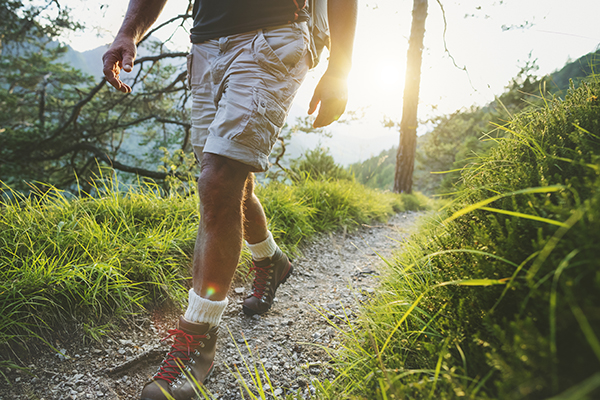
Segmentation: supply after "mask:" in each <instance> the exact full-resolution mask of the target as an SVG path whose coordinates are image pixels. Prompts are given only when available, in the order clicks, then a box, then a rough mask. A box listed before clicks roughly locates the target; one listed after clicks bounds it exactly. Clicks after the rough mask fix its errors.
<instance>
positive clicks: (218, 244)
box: [141, 153, 250, 400]
mask: <svg viewBox="0 0 600 400" xmlns="http://www.w3.org/2000/svg"><path fill="white" fill-rule="evenodd" d="M249 169H250V167H248V166H247V165H245V164H242V163H240V162H237V161H233V160H230V159H228V158H225V157H222V156H218V155H214V154H209V153H207V154H204V158H203V162H202V173H201V174H200V179H199V180H198V194H199V196H200V213H201V216H200V226H199V229H198V237H197V239H196V248H195V250H194V265H193V271H192V276H193V287H192V289H190V292H189V304H188V308H187V310H186V312H185V315H184V316H183V317H181V318H180V319H179V324H178V327H177V329H172V330H169V336H170V337H173V345H172V346H171V351H170V352H169V353H168V354H167V356H166V357H165V360H164V361H163V363H162V364H161V366H160V367H159V370H158V371H157V373H156V374H155V375H154V377H153V379H152V381H151V382H150V383H148V384H147V385H146V386H145V387H144V389H143V391H142V396H141V397H142V399H148V400H163V399H167V397H166V396H165V395H164V392H167V393H169V395H171V396H173V397H174V398H176V399H190V398H192V397H193V395H194V393H195V391H194V386H195V385H196V384H198V383H203V382H204V381H205V379H206V378H207V377H208V375H209V374H210V372H211V371H212V368H213V360H214V356H215V351H216V341H217V327H218V325H219V322H220V320H221V315H222V314H223V311H224V310H225V307H226V306H227V291H228V289H229V285H230V284H231V279H232V277H233V274H234V272H235V269H236V267H237V265H238V262H239V257H240V252H241V249H242V237H243V212H242V203H243V200H244V193H245V192H244V187H245V185H246V179H247V177H248V175H249ZM163 391H164V392H163Z"/></svg>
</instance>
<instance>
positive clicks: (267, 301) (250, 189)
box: [242, 174, 293, 315]
mask: <svg viewBox="0 0 600 400" xmlns="http://www.w3.org/2000/svg"><path fill="white" fill-rule="evenodd" d="M244 193H245V194H244V239H245V240H246V244H247V245H248V248H249V249H250V251H251V252H252V263H253V264H254V266H253V267H252V268H251V270H254V272H255V277H254V282H253V285H252V293H251V294H250V295H249V296H248V297H247V298H246V299H245V300H244V304H243V305H242V309H243V310H244V313H246V314H247V315H254V314H263V313H265V312H267V311H268V310H269V309H270V308H271V305H272V304H273V298H274V297H275V291H276V290H277V288H278V287H279V285H280V284H282V283H284V282H285V281H286V280H287V278H288V277H289V275H290V274H291V273H292V271H293V268H292V265H291V263H290V261H289V259H288V257H287V256H286V255H285V254H283V252H282V251H281V250H280V249H279V247H278V246H277V244H276V243H275V240H274V239H273V235H272V234H271V232H269V230H268V228H267V218H266V217H265V212H264V210H263V208H262V205H261V204H260V201H259V200H258V197H256V195H255V194H254V179H253V176H252V174H249V176H248V179H247V180H246V187H245V190H244Z"/></svg>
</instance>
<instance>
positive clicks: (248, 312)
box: [242, 261, 294, 317]
mask: <svg viewBox="0 0 600 400" xmlns="http://www.w3.org/2000/svg"><path fill="white" fill-rule="evenodd" d="M292 272H294V266H293V265H292V262H291V261H290V269H288V272H287V274H286V275H285V276H284V277H283V279H282V280H281V281H279V284H277V287H276V288H275V291H277V289H279V286H281V285H283V284H284V283H285V282H286V281H287V280H288V278H289V277H290V275H292ZM272 306H273V304H271V305H270V306H269V308H267V309H266V310H265V311H263V312H258V311H256V310H253V309H251V308H248V307H246V306H245V305H242V311H244V314H246V315H247V316H249V317H251V316H253V315H262V314H264V313H266V312H267V311H269V310H270V309H271V307H272Z"/></svg>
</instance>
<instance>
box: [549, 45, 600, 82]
mask: <svg viewBox="0 0 600 400" xmlns="http://www.w3.org/2000/svg"><path fill="white" fill-rule="evenodd" d="M599 68H600V50H597V51H596V52H593V53H589V54H586V55H585V56H582V57H580V58H578V59H577V60H575V61H573V62H570V63H567V64H566V65H565V66H564V67H563V68H561V69H560V70H558V71H555V72H553V73H552V74H550V75H549V79H548V82H549V87H550V90H551V91H552V92H561V93H564V92H565V91H566V90H567V89H568V88H569V81H570V80H571V79H572V80H573V82H574V83H575V85H576V86H577V84H578V83H579V82H581V80H582V79H584V78H586V77H588V76H590V75H591V74H598V73H599V72H600V71H599Z"/></svg>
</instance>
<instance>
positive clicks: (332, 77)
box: [308, 72, 348, 128]
mask: <svg viewBox="0 0 600 400" xmlns="http://www.w3.org/2000/svg"><path fill="white" fill-rule="evenodd" d="M347 102H348V84H347V83H346V76H345V75H344V74H336V73H331V72H325V74H324V75H323V77H322V78H321V80H320V81H319V84H318V85H317V87H316V89H315V94H314V95H313V97H312V100H311V101H310V105H309V106H308V113H309V114H312V113H314V112H315V110H316V109H317V106H318V105H319V103H320V104H321V107H320V108H319V112H318V114H317V118H315V121H314V122H313V127H315V128H321V127H324V126H327V125H329V124H331V123H332V122H334V121H337V120H338V119H339V118H340V117H341V116H342V114H343V113H344V111H345V110H346V103H347Z"/></svg>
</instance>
